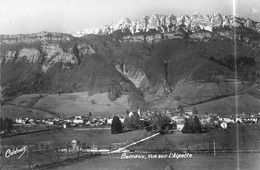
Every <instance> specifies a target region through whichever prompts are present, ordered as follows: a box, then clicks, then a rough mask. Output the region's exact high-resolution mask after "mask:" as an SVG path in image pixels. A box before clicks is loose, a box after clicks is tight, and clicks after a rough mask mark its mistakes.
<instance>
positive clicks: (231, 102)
mask: <svg viewBox="0 0 260 170" xmlns="http://www.w3.org/2000/svg"><path fill="white" fill-rule="evenodd" d="M236 102H237V103H236ZM195 106H196V108H197V109H198V111H199V113H201V114H204V113H205V112H208V113H217V114H218V113H220V114H223V115H225V114H227V115H231V114H232V115H234V114H236V110H237V111H238V113H243V112H245V113H254V114H257V113H259V111H260V100H259V99H257V98H255V97H253V96H251V95H249V94H243V95H238V96H229V97H225V98H222V99H218V100H214V101H209V102H206V103H203V104H198V105H195ZM192 107H193V106H192Z"/></svg>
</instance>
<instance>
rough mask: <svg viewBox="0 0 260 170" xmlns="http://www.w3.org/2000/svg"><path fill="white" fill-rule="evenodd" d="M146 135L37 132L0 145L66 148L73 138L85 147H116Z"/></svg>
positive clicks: (100, 130)
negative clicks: (41, 145)
mask: <svg viewBox="0 0 260 170" xmlns="http://www.w3.org/2000/svg"><path fill="white" fill-rule="evenodd" d="M146 135H148V134H147V132H146V131H145V130H136V131H130V132H125V133H120V134H111V132H110V129H98V130H97V129H92V130H89V129H85V130H73V129H60V130H59V129H56V130H51V131H45V132H38V133H32V134H26V135H19V136H13V137H8V138H2V139H1V145H14V146H15V145H35V144H39V145H40V144H50V145H60V146H64V148H65V147H66V144H67V143H70V142H71V141H72V140H73V139H74V138H76V139H80V141H81V144H83V143H86V145H87V146H93V144H94V145H95V147H102V146H103V147H104V146H111V147H112V146H113V147H116V145H117V144H118V146H121V145H125V144H126V143H130V142H132V141H135V140H137V139H141V138H142V137H144V136H146Z"/></svg>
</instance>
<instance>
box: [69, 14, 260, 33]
mask: <svg viewBox="0 0 260 170" xmlns="http://www.w3.org/2000/svg"><path fill="white" fill-rule="evenodd" d="M223 27H228V28H233V27H246V28H250V29H253V30H254V31H257V32H260V23H259V22H255V21H253V20H251V19H249V18H241V17H236V16H232V15H221V14H219V13H217V14H212V15H202V14H194V15H191V16H189V15H182V16H174V15H172V14H171V15H167V16H165V15H159V14H156V13H154V14H152V16H144V17H142V18H141V19H138V20H135V21H132V20H130V19H128V18H125V19H122V20H120V21H118V22H116V23H114V24H111V25H108V26H105V27H102V28H91V29H85V30H83V31H79V32H77V33H75V34H74V36H75V37H80V36H83V35H87V34H99V35H107V34H112V33H114V32H117V31H120V32H122V33H126V34H131V35H133V34H137V33H143V32H149V31H157V32H159V33H168V32H176V31H178V29H180V28H181V29H183V30H184V31H185V32H196V31H198V30H206V31H209V32H212V31H213V29H215V28H223Z"/></svg>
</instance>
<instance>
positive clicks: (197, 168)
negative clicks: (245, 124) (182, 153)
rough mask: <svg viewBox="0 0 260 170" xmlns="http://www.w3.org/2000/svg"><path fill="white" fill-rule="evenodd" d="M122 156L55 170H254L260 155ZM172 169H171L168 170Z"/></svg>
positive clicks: (91, 160) (89, 160) (113, 156)
mask: <svg viewBox="0 0 260 170" xmlns="http://www.w3.org/2000/svg"><path fill="white" fill-rule="evenodd" d="M121 156H122V154H113V155H106V156H101V157H95V158H92V159H88V160H86V161H84V162H80V163H77V164H74V165H71V166H67V167H59V168H57V170H69V169H77V170H83V169H84V170H85V169H90V170H125V169H127V170H130V169H131V170H137V169H142V170H172V169H174V170H186V169H193V170H208V169H211V170H219V169H221V170H238V169H240V170H256V169H259V168H260V163H259V159H260V154H248V153H246V154H219V155H217V156H213V155H212V154H210V155H209V154H193V155H192V158H187V159H184V158H183V159H180V158H179V159H176V158H174V159H172V158H171V159H169V158H166V159H160V158H158V159H121ZM169 166H171V167H172V169H170V168H169Z"/></svg>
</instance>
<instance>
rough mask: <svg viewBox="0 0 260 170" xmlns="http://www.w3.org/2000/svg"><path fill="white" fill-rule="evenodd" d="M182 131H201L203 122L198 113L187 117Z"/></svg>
mask: <svg viewBox="0 0 260 170" xmlns="http://www.w3.org/2000/svg"><path fill="white" fill-rule="evenodd" d="M182 133H201V123H200V120H199V117H198V116H197V115H194V116H190V117H189V118H186V119H185V124H184V127H183V129H182Z"/></svg>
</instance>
